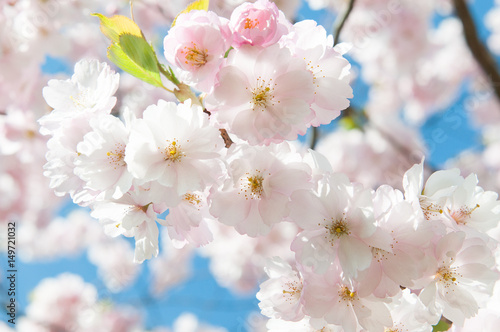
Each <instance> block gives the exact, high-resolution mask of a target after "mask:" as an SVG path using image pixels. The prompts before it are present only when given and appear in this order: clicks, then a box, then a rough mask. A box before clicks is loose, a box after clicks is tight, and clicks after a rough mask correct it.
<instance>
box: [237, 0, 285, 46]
mask: <svg viewBox="0 0 500 332" xmlns="http://www.w3.org/2000/svg"><path fill="white" fill-rule="evenodd" d="M230 26H231V29H232V30H233V31H234V32H235V34H234V43H233V46H235V47H236V48H238V47H241V46H242V45H246V44H249V45H256V46H263V47H267V46H271V45H273V44H275V43H276V42H277V41H278V40H279V39H280V38H281V36H283V35H285V34H287V33H288V29H289V27H290V23H289V22H288V20H287V19H286V18H285V15H284V14H283V13H282V12H280V11H279V9H278V7H276V5H275V4H274V3H272V2H270V1H269V0H257V1H256V2H254V3H249V2H246V3H243V4H241V5H240V6H238V7H237V8H235V9H234V10H233V12H232V14H231V19H230Z"/></svg>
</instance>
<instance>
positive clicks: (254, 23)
mask: <svg viewBox="0 0 500 332" xmlns="http://www.w3.org/2000/svg"><path fill="white" fill-rule="evenodd" d="M258 25H259V19H257V18H254V19H253V20H252V19H251V18H248V17H247V18H246V19H245V25H244V26H243V28H244V29H253V28H255V27H257V26H258Z"/></svg>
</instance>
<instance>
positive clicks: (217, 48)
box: [163, 11, 232, 92]
mask: <svg viewBox="0 0 500 332" xmlns="http://www.w3.org/2000/svg"><path fill="white" fill-rule="evenodd" d="M231 41H232V32H231V31H230V30H229V27H228V22H227V20H226V19H223V18H219V16H217V15H216V14H215V13H214V12H205V11H191V12H189V13H186V14H182V15H179V17H177V19H176V21H175V26H174V27H172V28H171V29H170V30H169V32H168V34H167V36H166V37H165V40H164V42H163V44H164V49H165V58H166V59H167V60H168V61H169V62H170V63H172V64H175V65H176V66H177V67H179V68H180V70H181V73H180V75H179V78H180V79H181V80H182V81H183V82H185V83H187V84H193V85H194V86H195V87H196V88H197V89H198V90H202V91H206V92H209V91H210V90H211V88H212V86H213V83H214V80H215V75H216V74H217V72H218V69H219V67H220V65H221V64H222V60H223V59H224V55H225V53H226V52H227V51H228V49H229V47H230V46H231Z"/></svg>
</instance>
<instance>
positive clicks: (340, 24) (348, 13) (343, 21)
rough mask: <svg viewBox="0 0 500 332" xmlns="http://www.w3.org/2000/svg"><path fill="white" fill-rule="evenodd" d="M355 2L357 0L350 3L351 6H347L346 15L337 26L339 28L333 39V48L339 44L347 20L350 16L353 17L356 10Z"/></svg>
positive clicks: (351, 0)
mask: <svg viewBox="0 0 500 332" xmlns="http://www.w3.org/2000/svg"><path fill="white" fill-rule="evenodd" d="M354 1H355V0H350V1H349V4H348V5H347V9H346V11H345V13H344V16H343V17H342V19H341V20H340V22H339V24H338V25H337V28H336V29H335V36H334V38H333V46H335V45H337V44H338V43H339V36H340V32H342V28H344V24H345V22H346V21H347V18H348V17H349V15H351V11H352V9H353V8H354Z"/></svg>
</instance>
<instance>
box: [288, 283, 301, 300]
mask: <svg viewBox="0 0 500 332" xmlns="http://www.w3.org/2000/svg"><path fill="white" fill-rule="evenodd" d="M285 287H286V288H287V289H284V290H283V298H285V301H287V302H290V303H295V302H297V301H298V300H299V299H300V293H301V292H302V283H301V282H298V281H290V282H287V283H285Z"/></svg>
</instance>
